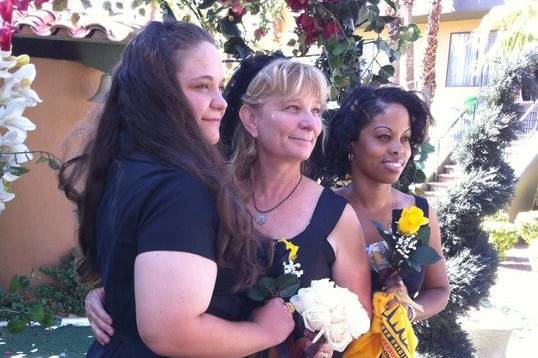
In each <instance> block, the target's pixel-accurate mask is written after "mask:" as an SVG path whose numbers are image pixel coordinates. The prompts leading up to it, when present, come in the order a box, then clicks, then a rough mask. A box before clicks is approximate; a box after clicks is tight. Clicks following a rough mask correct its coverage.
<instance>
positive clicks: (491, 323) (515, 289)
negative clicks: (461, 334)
mask: <svg viewBox="0 0 538 358" xmlns="http://www.w3.org/2000/svg"><path fill="white" fill-rule="evenodd" d="M536 246H537V247H538V245H536ZM533 250H534V249H531V248H529V247H528V246H527V245H517V246H516V247H515V248H513V249H512V250H510V251H509V252H508V254H507V257H506V259H505V260H504V261H503V262H502V263H501V265H500V267H499V270H498V273H497V274H498V278H497V284H496V285H495V286H494V287H493V288H492V290H491V295H490V298H489V300H488V302H486V303H485V304H484V307H483V308H481V309H480V310H478V311H474V312H471V314H470V315H469V317H468V319H466V320H464V321H463V324H464V327H466V329H467V330H468V331H469V332H470V333H471V335H472V337H473V340H474V343H475V347H476V348H477V353H478V354H477V357H478V358H521V357H538V351H537V350H536V345H537V343H538V267H536V266H534V270H533V267H531V264H530V261H531V260H530V259H531V257H533V255H532V254H531V252H533ZM534 257H536V256H534Z"/></svg>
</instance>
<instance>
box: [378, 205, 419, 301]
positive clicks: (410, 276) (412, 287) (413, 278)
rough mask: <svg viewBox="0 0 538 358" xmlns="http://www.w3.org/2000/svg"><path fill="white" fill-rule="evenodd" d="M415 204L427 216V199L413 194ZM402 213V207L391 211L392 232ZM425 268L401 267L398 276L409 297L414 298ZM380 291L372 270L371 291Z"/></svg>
mask: <svg viewBox="0 0 538 358" xmlns="http://www.w3.org/2000/svg"><path fill="white" fill-rule="evenodd" d="M415 205H416V206H417V207H418V208H419V209H421V210H422V211H423V212H424V216H425V217H429V206H428V201H427V200H426V199H424V198H422V197H420V196H415ZM401 215H402V209H396V210H393V211H392V232H396V228H397V223H396V221H398V218H399V217H400V216H401ZM425 275H426V270H425V269H424V267H422V270H420V272H417V271H415V270H412V269H410V268H403V269H402V270H401V271H400V277H401V278H402V281H403V283H404V284H405V287H406V288H407V292H408V293H409V297H411V298H413V299H414V298H416V296H417V295H418V293H419V292H420V289H421V288H422V284H423V283H424V277H425ZM375 291H381V283H380V281H379V277H378V275H377V273H376V272H374V271H372V292H375Z"/></svg>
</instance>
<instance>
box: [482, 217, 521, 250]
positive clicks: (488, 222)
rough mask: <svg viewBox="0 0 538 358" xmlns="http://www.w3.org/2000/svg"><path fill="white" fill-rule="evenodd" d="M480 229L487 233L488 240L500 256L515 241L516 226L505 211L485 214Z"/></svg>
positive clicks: (516, 236) (516, 235)
mask: <svg viewBox="0 0 538 358" xmlns="http://www.w3.org/2000/svg"><path fill="white" fill-rule="evenodd" d="M482 229H484V231H485V232H487V233H488V234H489V242H491V243H492V244H493V246H494V247H495V249H496V250H497V252H498V253H499V257H501V258H504V257H505V256H506V251H508V250H510V249H511V248H512V247H514V245H515V244H516V243H517V240H518V236H519V235H518V228H517V226H516V225H515V224H512V223H510V222H509V221H508V215H507V214H506V213H505V212H499V213H497V214H495V215H491V216H486V217H485V218H484V219H483V220H482Z"/></svg>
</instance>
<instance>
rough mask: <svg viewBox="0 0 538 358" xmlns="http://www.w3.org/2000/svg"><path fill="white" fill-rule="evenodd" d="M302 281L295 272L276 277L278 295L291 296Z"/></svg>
mask: <svg viewBox="0 0 538 358" xmlns="http://www.w3.org/2000/svg"><path fill="white" fill-rule="evenodd" d="M300 285H301V282H300V281H299V277H297V276H296V275H294V274H290V273H287V274H284V275H282V276H280V277H278V278H277V279H276V286H277V290H278V296H279V297H282V298H290V297H291V296H293V295H295V294H296V293H297V291H298V290H299V287H300Z"/></svg>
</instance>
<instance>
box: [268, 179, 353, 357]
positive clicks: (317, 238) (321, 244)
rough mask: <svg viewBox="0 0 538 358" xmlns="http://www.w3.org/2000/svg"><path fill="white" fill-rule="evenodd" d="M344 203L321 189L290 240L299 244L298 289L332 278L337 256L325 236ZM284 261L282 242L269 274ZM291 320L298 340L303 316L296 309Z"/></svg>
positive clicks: (276, 272) (279, 272) (276, 273)
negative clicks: (308, 215)
mask: <svg viewBox="0 0 538 358" xmlns="http://www.w3.org/2000/svg"><path fill="white" fill-rule="evenodd" d="M346 205H347V201H346V200H345V199H344V198H343V197H341V196H339V195H337V194H335V193H334V192H333V191H332V190H331V189H328V188H324V189H323V191H322V192H321V195H320V197H319V199H318V202H317V204H316V208H315V209H314V213H313V215H312V218H311V219H310V223H309V224H308V226H307V227H306V229H305V230H304V231H303V232H301V233H300V234H298V235H297V236H295V237H293V238H290V239H289V241H291V242H292V243H293V244H294V245H297V246H299V251H298V252H297V259H296V260H295V262H296V263H300V264H301V268H300V269H301V270H303V275H302V276H301V277H300V278H299V281H300V283H301V286H300V287H301V288H304V287H310V284H311V282H312V280H320V279H323V278H330V279H331V280H332V266H333V264H334V261H335V260H336V256H335V254H334V250H333V248H332V246H331V244H329V242H328V241H327V237H328V236H329V234H330V233H331V232H332V231H333V230H334V228H335V226H336V224H337V223H338V221H339V220H340V217H341V216H342V213H343V211H344V208H345V207H346ZM287 262H288V251H286V248H285V246H284V245H283V244H280V243H277V244H276V245H275V252H274V258H273V264H272V267H271V272H270V276H271V277H278V276H280V275H282V274H283V273H284V267H283V263H287ZM294 319H295V328H294V331H293V338H294V339H298V338H300V337H302V336H303V335H304V330H305V327H304V323H303V319H302V318H301V316H300V315H299V314H298V313H297V312H295V313H294ZM334 353H335V354H333V357H339V356H340V355H339V353H338V352H334Z"/></svg>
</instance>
